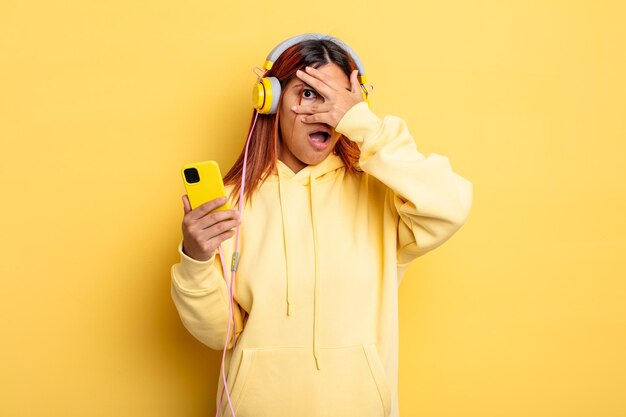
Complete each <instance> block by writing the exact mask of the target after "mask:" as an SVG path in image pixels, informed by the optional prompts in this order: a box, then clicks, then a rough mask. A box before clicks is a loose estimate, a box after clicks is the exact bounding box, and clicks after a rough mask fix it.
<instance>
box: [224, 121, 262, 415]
mask: <svg viewBox="0 0 626 417" xmlns="http://www.w3.org/2000/svg"><path fill="white" fill-rule="evenodd" d="M258 116H259V112H258V111H255V113H254V120H253V121H252V126H251V127H250V132H249V133H248V139H247V140H246V149H245V151H244V156H243V172H242V175H241V187H240V189H239V221H241V218H242V215H243V198H244V187H245V184H246V168H247V165H248V147H249V146H250V138H251V137H252V132H253V131H254V126H255V125H256V121H257V118H258ZM240 226H241V223H240V224H239V225H238V226H237V231H236V234H235V250H234V252H233V260H232V264H231V274H230V279H228V275H229V274H228V269H227V268H226V264H225V263H224V262H225V261H224V256H223V254H222V245H221V244H220V245H219V247H218V250H219V254H220V261H221V263H222V271H223V272H224V278H226V281H227V284H228V323H229V325H228V329H227V331H226V341H225V342H224V350H223V351H222V365H221V373H222V382H223V383H224V390H223V391H222V394H221V396H220V401H219V403H218V405H217V410H216V412H215V417H218V416H219V412H220V410H221V408H222V400H223V399H224V392H226V398H227V399H228V405H229V407H230V412H231V415H232V417H235V409H234V408H233V403H232V401H231V399H230V393H229V391H228V381H227V378H228V376H227V375H226V372H225V370H224V364H225V362H226V350H227V349H228V341H229V340H230V335H231V328H232V334H233V350H234V349H235V346H236V345H237V325H236V323H235V318H234V305H233V303H234V301H233V283H234V282H235V276H236V274H237V264H238V263H239V228H240ZM231 323H232V326H231Z"/></svg>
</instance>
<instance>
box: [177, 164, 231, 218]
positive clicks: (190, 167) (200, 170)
mask: <svg viewBox="0 0 626 417" xmlns="http://www.w3.org/2000/svg"><path fill="white" fill-rule="evenodd" d="M181 173H182V174H183V182H184V183H185V189H186V190H187V197H189V203H190V204H191V208H192V209H194V208H196V207H198V206H200V205H202V204H204V203H206V202H207V201H211V200H214V199H216V198H220V197H224V196H226V191H225V190H224V181H223V180H222V174H221V173H220V167H219V165H218V164H217V162H215V161H203V162H196V163H193V164H187V165H185V166H184V167H183V169H182V170H181ZM228 209H230V206H229V204H228V202H226V203H225V204H224V205H222V206H220V207H218V208H217V209H216V210H228Z"/></svg>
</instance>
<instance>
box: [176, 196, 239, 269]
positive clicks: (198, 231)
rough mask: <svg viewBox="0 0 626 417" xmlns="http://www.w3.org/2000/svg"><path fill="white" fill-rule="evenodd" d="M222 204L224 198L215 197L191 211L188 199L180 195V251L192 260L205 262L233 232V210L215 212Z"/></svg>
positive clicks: (235, 216)
mask: <svg viewBox="0 0 626 417" xmlns="http://www.w3.org/2000/svg"><path fill="white" fill-rule="evenodd" d="M224 203H226V197H220V198H216V199H215V200H211V201H209V202H207V203H204V204H202V205H200V206H198V207H196V208H195V209H193V210H192V209H191V204H189V198H187V195H184V196H183V206H184V208H185V217H183V252H184V253H185V255H187V256H189V257H190V258H193V259H195V260H196V261H207V260H209V259H210V258H211V257H212V256H213V254H214V253H215V250H216V249H217V247H218V246H219V245H220V243H222V242H223V241H225V240H226V239H228V238H231V237H232V236H233V235H234V234H235V231H234V230H232V229H233V228H234V227H236V226H237V225H239V223H240V220H239V213H238V212H237V211H235V210H220V211H216V210H215V209H216V208H218V207H220V206H221V205H223V204H224Z"/></svg>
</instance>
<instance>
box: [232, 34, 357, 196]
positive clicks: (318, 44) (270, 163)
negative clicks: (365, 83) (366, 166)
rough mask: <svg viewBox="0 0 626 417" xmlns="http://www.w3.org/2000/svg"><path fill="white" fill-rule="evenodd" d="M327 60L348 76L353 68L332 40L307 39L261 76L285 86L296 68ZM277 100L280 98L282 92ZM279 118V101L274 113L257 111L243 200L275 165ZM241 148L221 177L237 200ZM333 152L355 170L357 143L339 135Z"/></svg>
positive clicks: (240, 169)
mask: <svg viewBox="0 0 626 417" xmlns="http://www.w3.org/2000/svg"><path fill="white" fill-rule="evenodd" d="M329 63H334V64H337V65H338V66H339V67H340V68H341V69H342V70H343V72H344V73H345V74H346V75H347V76H348V77H350V73H351V72H352V71H353V70H354V69H355V68H356V65H355V63H354V61H353V60H352V57H351V56H350V54H348V53H347V52H346V51H344V50H343V49H342V48H341V47H340V46H339V45H337V44H336V43H335V42H333V41H330V40H307V41H304V42H302V43H299V44H296V45H294V46H292V47H290V48H288V49H287V50H285V52H283V53H282V54H281V55H280V57H279V58H278V59H277V60H276V62H275V63H274V65H273V66H272V69H271V70H269V71H267V73H265V74H264V76H266V77H276V78H278V80H279V81H280V84H281V87H284V86H285V85H287V83H288V82H289V81H290V80H291V79H292V78H293V77H295V74H296V71H297V70H299V69H304V67H306V66H310V67H314V68H317V67H320V66H322V65H325V64H329ZM280 101H282V95H281V98H280ZM254 117H255V114H254V113H253V114H252V120H251V122H250V128H249V129H252V125H253V122H254ZM279 119H280V102H279V106H278V111H277V112H276V114H259V115H258V119H257V122H256V126H255V128H254V131H253V132H252V135H251V136H250V145H249V150H248V163H247V167H246V179H245V180H246V190H245V192H244V200H248V199H250V197H251V196H252V194H253V193H254V191H255V190H256V189H257V188H258V187H259V186H260V185H261V184H262V183H263V181H265V180H266V179H267V177H268V176H269V175H270V174H271V173H272V172H274V170H275V169H276V162H277V161H278V156H279V153H280V141H281V135H280V129H279V123H278V121H279ZM244 152H245V148H244V150H242V151H241V153H240V154H239V158H238V159H237V161H236V162H235V164H234V165H233V166H232V168H231V169H230V170H229V171H228V173H227V174H226V176H225V177H224V183H225V184H226V185H232V186H233V193H232V195H233V196H234V197H235V199H236V200H238V198H239V191H240V188H241V176H242V175H243V160H244ZM334 152H335V153H336V154H337V155H338V156H339V157H340V158H341V159H342V160H343V163H344V164H345V166H346V171H347V172H348V173H352V172H355V171H357V162H358V160H359V156H360V151H359V148H358V146H357V144H356V143H354V142H352V141H351V140H349V139H348V138H346V137H345V136H342V137H341V138H340V139H339V141H338V142H337V144H336V145H335V150H334Z"/></svg>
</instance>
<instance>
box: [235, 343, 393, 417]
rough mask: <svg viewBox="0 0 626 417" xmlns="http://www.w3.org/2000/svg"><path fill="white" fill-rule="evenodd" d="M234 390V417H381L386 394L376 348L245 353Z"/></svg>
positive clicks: (387, 404) (387, 401) (386, 406)
mask: <svg viewBox="0 0 626 417" xmlns="http://www.w3.org/2000/svg"><path fill="white" fill-rule="evenodd" d="M243 355H244V356H243V358H242V365H241V367H240V369H239V372H238V373H237V380H236V381H235V385H234V387H233V396H232V397H231V398H232V400H233V405H234V407H235V413H236V415H237V417H252V416H254V417H292V416H293V417H326V416H342V417H384V416H388V415H389V414H390V394H389V388H388V384H387V382H386V379H385V376H384V369H383V367H382V363H381V362H380V358H379V357H378V353H377V352H376V347H375V345H365V346H363V345H357V346H347V347H339V348H321V349H320V353H319V359H320V368H321V369H319V370H318V369H317V368H316V367H315V360H314V358H313V352H312V349H311V348H308V347H307V348H300V347H298V348H270V349H244V350H243Z"/></svg>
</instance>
